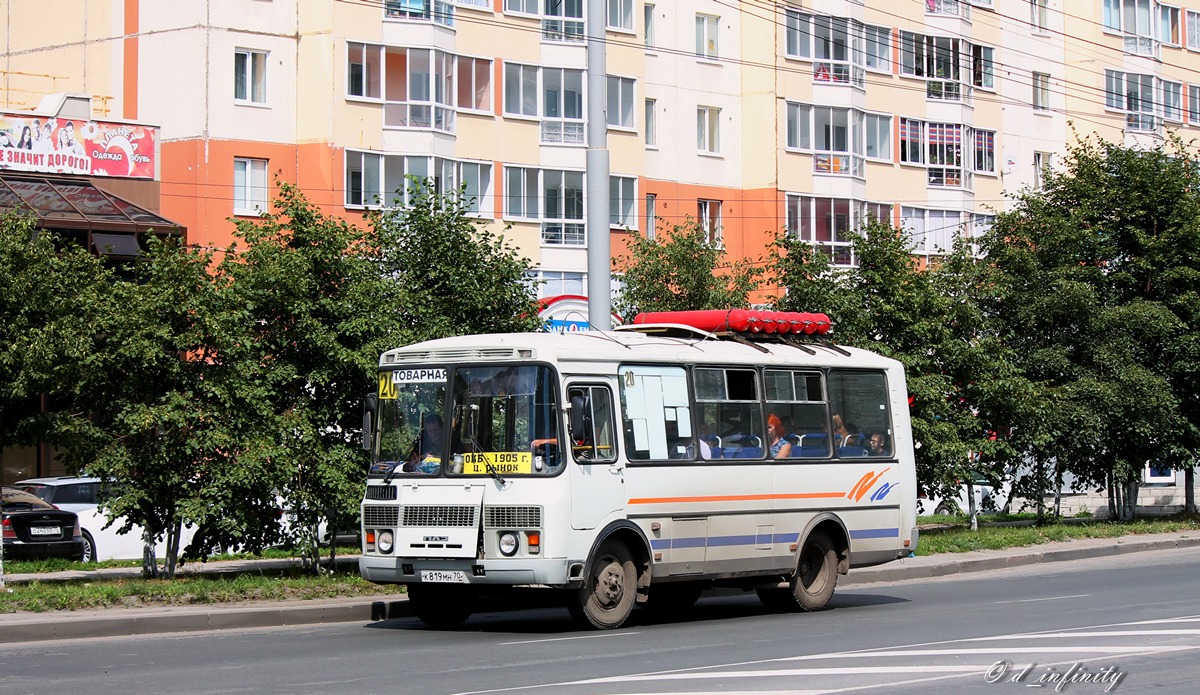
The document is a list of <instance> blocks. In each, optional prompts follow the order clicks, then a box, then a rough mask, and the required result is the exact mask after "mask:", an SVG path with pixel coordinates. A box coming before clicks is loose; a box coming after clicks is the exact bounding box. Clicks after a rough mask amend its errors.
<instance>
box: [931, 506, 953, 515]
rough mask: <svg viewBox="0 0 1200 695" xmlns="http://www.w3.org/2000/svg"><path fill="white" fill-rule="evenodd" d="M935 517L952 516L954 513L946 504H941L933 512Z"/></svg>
mask: <svg viewBox="0 0 1200 695" xmlns="http://www.w3.org/2000/svg"><path fill="white" fill-rule="evenodd" d="M933 513H934V516H950V515H951V514H952V513H953V512H951V511H950V508H949V507H947V506H946V505H944V504H939V505H938V508H937V509H935V510H933Z"/></svg>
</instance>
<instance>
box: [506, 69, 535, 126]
mask: <svg viewBox="0 0 1200 695" xmlns="http://www.w3.org/2000/svg"><path fill="white" fill-rule="evenodd" d="M537 84H538V69H537V67H535V66H533V65H518V64H516V63H506V64H505V65H504V114H505V115H506V116H529V117H536V116H537V115H538V97H537V92H538V88H537Z"/></svg>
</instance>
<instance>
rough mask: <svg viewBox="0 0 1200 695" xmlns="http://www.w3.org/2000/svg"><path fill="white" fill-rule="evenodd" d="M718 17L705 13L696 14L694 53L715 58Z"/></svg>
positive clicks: (702, 56)
mask: <svg viewBox="0 0 1200 695" xmlns="http://www.w3.org/2000/svg"><path fill="white" fill-rule="evenodd" d="M720 20H721V18H720V17H714V16H712V15H707V14H697V15H696V55H697V56H699V57H701V58H710V59H712V60H716V59H717V55H718V54H717V23H718V22H720Z"/></svg>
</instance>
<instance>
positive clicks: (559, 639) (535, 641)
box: [498, 632, 642, 647]
mask: <svg viewBox="0 0 1200 695" xmlns="http://www.w3.org/2000/svg"><path fill="white" fill-rule="evenodd" d="M640 634H642V633H640V632H605V633H604V634H600V635H580V636H578V637H548V638H546V639H528V640H522V641H520V642H500V643H499V645H498V646H501V647H507V646H509V645H512V644H542V643H543V642H566V641H568V640H576V639H600V638H602V637H628V636H630V635H640Z"/></svg>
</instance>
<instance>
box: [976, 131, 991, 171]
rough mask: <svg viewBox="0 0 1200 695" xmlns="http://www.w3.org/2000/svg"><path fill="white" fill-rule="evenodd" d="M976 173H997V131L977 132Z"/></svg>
mask: <svg viewBox="0 0 1200 695" xmlns="http://www.w3.org/2000/svg"><path fill="white" fill-rule="evenodd" d="M975 171H977V172H979V173H983V174H994V173H996V131H994V130H976V131H975Z"/></svg>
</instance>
